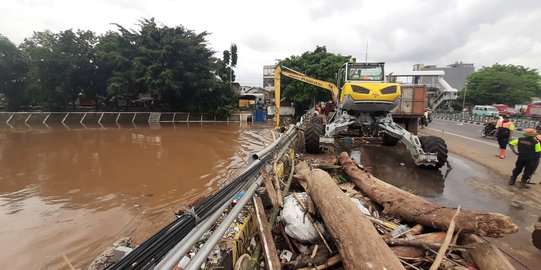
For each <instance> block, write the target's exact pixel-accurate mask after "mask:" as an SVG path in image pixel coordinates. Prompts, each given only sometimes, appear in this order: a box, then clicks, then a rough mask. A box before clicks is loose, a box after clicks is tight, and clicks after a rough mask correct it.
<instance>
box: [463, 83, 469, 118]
mask: <svg viewBox="0 0 541 270" xmlns="http://www.w3.org/2000/svg"><path fill="white" fill-rule="evenodd" d="M467 89H468V85H466V86H465V87H464V96H463V97H462V112H464V107H465V106H466V90H467Z"/></svg>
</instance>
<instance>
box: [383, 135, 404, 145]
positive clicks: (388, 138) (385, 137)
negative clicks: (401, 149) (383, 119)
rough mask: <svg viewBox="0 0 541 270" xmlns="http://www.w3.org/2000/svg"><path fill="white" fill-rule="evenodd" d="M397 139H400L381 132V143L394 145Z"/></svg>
mask: <svg viewBox="0 0 541 270" xmlns="http://www.w3.org/2000/svg"><path fill="white" fill-rule="evenodd" d="M399 141H400V139H397V138H395V137H393V136H391V135H389V134H387V133H385V134H383V145H388V146H395V145H396V144H398V142H399Z"/></svg>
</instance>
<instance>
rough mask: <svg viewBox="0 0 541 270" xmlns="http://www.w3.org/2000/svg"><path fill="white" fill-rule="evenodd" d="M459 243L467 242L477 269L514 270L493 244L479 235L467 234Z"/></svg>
mask: <svg viewBox="0 0 541 270" xmlns="http://www.w3.org/2000/svg"><path fill="white" fill-rule="evenodd" d="M461 244H468V245H467V246H468V247H471V248H469V249H468V253H469V255H470V257H471V258H472V259H473V261H474V262H475V264H476V265H477V268H479V270H504V269H505V270H514V269H515V268H514V267H513V265H511V263H510V262H509V261H508V260H507V259H506V258H505V256H504V255H503V253H502V252H501V251H500V250H499V249H498V247H496V246H495V245H494V244H492V243H490V242H487V241H485V240H483V239H482V238H481V237H479V236H477V235H473V234H469V235H467V236H465V237H464V239H462V241H461Z"/></svg>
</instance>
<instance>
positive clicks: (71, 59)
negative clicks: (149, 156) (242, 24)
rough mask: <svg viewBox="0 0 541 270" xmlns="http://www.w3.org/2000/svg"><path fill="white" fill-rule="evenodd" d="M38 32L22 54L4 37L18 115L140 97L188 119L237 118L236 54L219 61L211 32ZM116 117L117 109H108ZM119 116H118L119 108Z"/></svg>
mask: <svg viewBox="0 0 541 270" xmlns="http://www.w3.org/2000/svg"><path fill="white" fill-rule="evenodd" d="M115 26H116V27H117V31H111V32H108V33H106V34H105V35H103V36H96V35H95V34H94V33H93V32H91V31H83V30H78V31H73V30H71V29H70V30H66V31H62V32H59V33H52V32H50V31H44V32H35V33H34V35H33V36H32V37H30V38H27V39H25V41H24V42H23V43H22V44H21V46H20V47H19V48H17V47H16V46H15V45H14V44H13V43H11V42H10V41H9V40H8V39H7V38H5V37H3V36H0V91H1V93H2V94H4V96H5V97H7V100H8V105H9V107H10V108H11V109H16V107H19V106H24V105H28V104H30V103H32V104H40V105H42V106H43V107H45V108H46V109H49V110H64V109H68V107H69V106H70V105H71V106H72V107H73V108H75V106H76V102H77V100H79V101H80V100H81V99H91V100H95V101H97V105H100V104H101V105H106V104H108V105H111V106H113V107H115V105H114V104H120V103H117V102H115V101H117V100H124V101H127V102H126V103H125V104H126V106H129V104H130V102H131V101H134V100H136V99H137V98H138V96H139V95H140V94H150V95H151V96H152V97H153V100H152V102H153V103H152V104H154V105H157V106H159V105H163V106H165V107H167V108H172V109H174V110H182V111H188V112H224V111H231V109H232V104H235V103H236V102H235V101H236V96H235V94H234V93H233V91H232V89H231V82H232V81H234V79H235V77H234V72H233V70H232V67H234V66H235V65H236V61H237V48H236V46H232V47H231V48H230V49H231V51H226V52H228V53H229V55H228V57H229V59H224V60H227V61H224V60H222V59H218V58H216V57H214V56H213V55H214V53H215V52H214V51H212V50H211V49H210V48H208V42H207V41H206V37H207V36H208V33H207V32H201V33H196V32H194V31H192V30H188V29H185V28H184V27H183V26H175V27H168V26H163V25H159V24H158V23H156V22H155V21H154V19H153V18H152V19H143V20H141V21H140V22H139V25H138V26H139V28H138V29H136V30H131V29H130V30H127V29H126V28H124V27H122V26H121V25H118V24H115ZM105 109H111V108H105ZM113 109H114V108H113Z"/></svg>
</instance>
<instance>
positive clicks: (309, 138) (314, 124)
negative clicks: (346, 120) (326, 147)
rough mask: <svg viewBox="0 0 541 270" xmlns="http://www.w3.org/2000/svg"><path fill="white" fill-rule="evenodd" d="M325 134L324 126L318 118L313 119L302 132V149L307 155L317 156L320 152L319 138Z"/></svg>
mask: <svg viewBox="0 0 541 270" xmlns="http://www.w3.org/2000/svg"><path fill="white" fill-rule="evenodd" d="M323 134H325V125H323V119H321V118H320V117H313V118H312V119H311V120H310V123H309V124H308V126H307V127H306V129H305V130H304V148H305V149H306V152H307V153H310V154H317V153H319V152H321V148H320V147H319V137H321V136H323Z"/></svg>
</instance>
